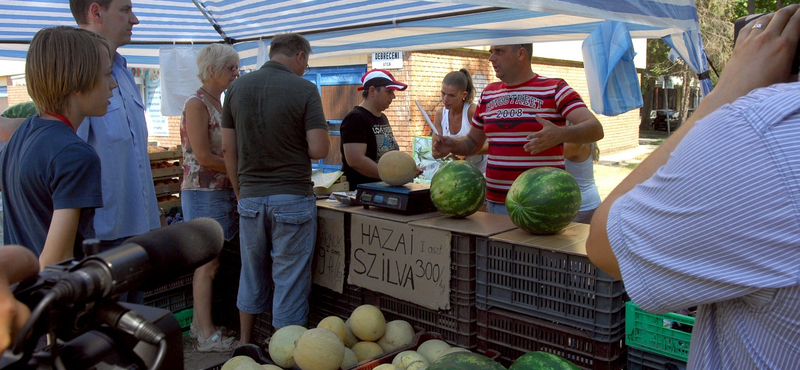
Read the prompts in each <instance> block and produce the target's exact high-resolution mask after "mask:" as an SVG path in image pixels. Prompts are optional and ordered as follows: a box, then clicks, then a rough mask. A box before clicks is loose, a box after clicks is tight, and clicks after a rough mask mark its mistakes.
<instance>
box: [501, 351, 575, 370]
mask: <svg viewBox="0 0 800 370" xmlns="http://www.w3.org/2000/svg"><path fill="white" fill-rule="evenodd" d="M578 369H580V368H579V367H578V366H575V364H573V363H572V362H569V361H568V360H566V359H565V358H562V357H558V356H556V355H554V354H552V353H547V352H542V351H536V352H528V353H526V354H524V355H522V356H520V357H519V358H518V359H517V360H516V361H514V363H513V364H511V366H510V367H509V368H508V370H578Z"/></svg>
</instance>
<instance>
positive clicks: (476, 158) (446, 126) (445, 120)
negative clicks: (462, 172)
mask: <svg viewBox="0 0 800 370" xmlns="http://www.w3.org/2000/svg"><path fill="white" fill-rule="evenodd" d="M471 106H472V103H466V104H464V109H463V110H462V111H461V130H459V131H458V133H455V134H454V133H452V132H450V110H448V109H447V108H442V135H444V136H452V137H462V136H467V134H468V133H469V128H470V122H469V107H471ZM465 160H467V161H470V162H471V163H472V164H474V165H475V166H477V167H478V169H480V170H481V172H483V173H486V155H485V154H475V155H471V156H469V157H467V158H465Z"/></svg>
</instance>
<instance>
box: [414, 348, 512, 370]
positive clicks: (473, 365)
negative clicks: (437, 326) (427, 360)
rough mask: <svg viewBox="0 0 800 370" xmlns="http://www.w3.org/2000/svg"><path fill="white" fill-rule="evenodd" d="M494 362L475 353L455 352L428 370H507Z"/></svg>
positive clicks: (439, 360) (443, 357)
mask: <svg viewBox="0 0 800 370" xmlns="http://www.w3.org/2000/svg"><path fill="white" fill-rule="evenodd" d="M505 369H506V368H505V367H503V365H500V364H499V363H498V362H495V361H494V360H492V359H490V358H488V357H486V356H484V355H481V354H477V353H473V352H453V353H451V354H448V355H444V356H442V357H439V359H438V360H436V362H434V363H432V364H431V365H430V366H428V368H427V370H505Z"/></svg>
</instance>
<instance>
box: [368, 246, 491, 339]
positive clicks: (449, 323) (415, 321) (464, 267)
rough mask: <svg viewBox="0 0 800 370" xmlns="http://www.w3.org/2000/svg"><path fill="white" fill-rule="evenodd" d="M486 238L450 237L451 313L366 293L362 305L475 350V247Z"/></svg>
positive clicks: (390, 297)
mask: <svg viewBox="0 0 800 370" xmlns="http://www.w3.org/2000/svg"><path fill="white" fill-rule="evenodd" d="M487 242H488V240H487V238H484V237H480V236H475V235H465V234H459V233H453V234H452V238H451V242H450V309H448V310H434V309H430V308H427V307H422V306H420V305H418V304H415V303H411V302H408V301H405V300H402V299H399V298H395V297H392V296H391V295H388V294H385V293H377V292H372V291H369V290H365V292H366V293H365V296H364V303H367V304H372V305H375V306H377V307H379V308H380V309H381V311H382V312H383V315H384V316H385V317H386V320H387V321H391V320H405V321H408V323H409V324H411V326H413V327H415V328H420V329H422V330H423V331H430V332H436V333H441V334H442V336H443V337H444V339H443V340H444V341H445V342H448V343H450V344H452V345H454V346H459V347H463V348H466V349H469V350H472V349H475V347H476V346H477V332H478V326H477V320H478V315H477V310H476V308H475V307H476V299H475V297H476V295H475V287H476V285H475V279H476V272H475V263H476V258H477V257H476V254H475V253H476V250H477V248H478V245H485V244H486V243H487Z"/></svg>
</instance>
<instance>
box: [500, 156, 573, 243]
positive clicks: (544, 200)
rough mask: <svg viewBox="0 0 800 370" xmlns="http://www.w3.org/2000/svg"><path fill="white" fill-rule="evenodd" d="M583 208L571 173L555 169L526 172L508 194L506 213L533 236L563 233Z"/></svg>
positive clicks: (548, 168)
mask: <svg viewBox="0 0 800 370" xmlns="http://www.w3.org/2000/svg"><path fill="white" fill-rule="evenodd" d="M580 208H581V189H580V187H579V186H578V182H577V181H575V178H574V177H572V175H570V174H569V172H567V171H564V170H562V169H558V168H553V167H539V168H532V169H530V170H527V171H525V172H523V173H522V174H521V175H519V177H517V179H516V180H514V183H513V184H511V188H510V189H509V190H508V195H507V196H506V209H507V210H508V215H509V217H511V221H513V222H514V225H517V227H519V228H520V229H522V230H525V231H527V232H529V233H531V234H537V235H550V234H555V233H557V232H559V231H561V230H563V229H564V228H565V227H567V225H569V223H570V222H572V220H573V219H575V216H576V215H577V214H578V211H579V210H580Z"/></svg>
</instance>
